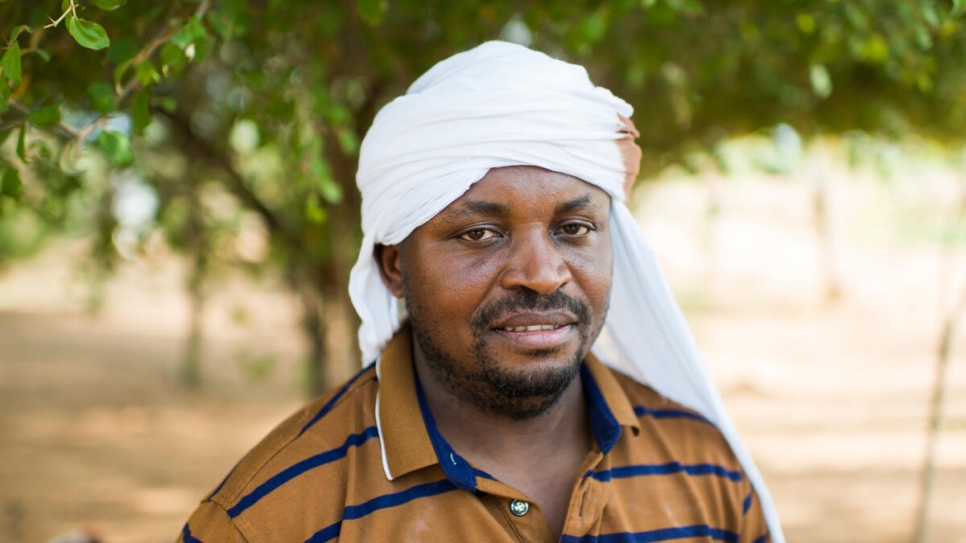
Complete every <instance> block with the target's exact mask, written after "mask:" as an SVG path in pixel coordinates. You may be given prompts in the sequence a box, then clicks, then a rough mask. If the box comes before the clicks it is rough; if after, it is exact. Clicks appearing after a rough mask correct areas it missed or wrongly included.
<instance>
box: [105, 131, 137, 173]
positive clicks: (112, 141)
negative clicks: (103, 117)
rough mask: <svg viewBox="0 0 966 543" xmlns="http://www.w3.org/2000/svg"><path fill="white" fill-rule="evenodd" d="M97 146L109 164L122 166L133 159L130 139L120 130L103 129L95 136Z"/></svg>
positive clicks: (117, 166)
mask: <svg viewBox="0 0 966 543" xmlns="http://www.w3.org/2000/svg"><path fill="white" fill-rule="evenodd" d="M97 147H98V148H99V149H100V150H101V153H104V156H105V157H106V158H107V161H108V162H110V163H111V166H114V167H116V168H122V167H124V166H127V165H129V164H130V163H131V162H133V161H134V155H133V154H132V153H131V140H129V139H128V137H127V136H126V135H124V134H122V133H120V132H116V131H114V130H104V131H103V132H101V134H100V135H99V136H97Z"/></svg>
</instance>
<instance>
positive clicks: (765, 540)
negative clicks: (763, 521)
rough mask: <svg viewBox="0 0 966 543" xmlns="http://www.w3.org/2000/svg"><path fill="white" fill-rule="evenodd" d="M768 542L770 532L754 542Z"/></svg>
mask: <svg viewBox="0 0 966 543" xmlns="http://www.w3.org/2000/svg"><path fill="white" fill-rule="evenodd" d="M767 542H768V532H765V533H764V534H763V535H761V536H760V537H758V538H757V539H755V540H754V541H753V542H752V543H767Z"/></svg>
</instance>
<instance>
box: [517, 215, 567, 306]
mask: <svg viewBox="0 0 966 543" xmlns="http://www.w3.org/2000/svg"><path fill="white" fill-rule="evenodd" d="M535 230H536V229H535ZM510 251H511V252H510V256H509V261H508V262H507V266H506V267H505V268H504V270H503V274H502V276H501V278H500V279H501V284H502V286H503V288H506V289H518V288H527V289H530V290H532V291H534V292H536V293H537V294H540V295H544V296H545V295H548V294H551V293H553V292H554V291H556V290H557V289H559V288H560V287H562V286H564V285H566V284H567V283H568V282H570V280H571V275H570V267H569V266H567V262H566V260H564V258H563V255H562V254H561V253H560V247H558V246H557V243H556V242H555V241H554V240H553V238H552V237H551V235H550V234H549V233H547V232H542V231H531V232H527V233H525V234H519V235H517V237H516V238H515V239H514V240H513V243H512V246H511V249H510Z"/></svg>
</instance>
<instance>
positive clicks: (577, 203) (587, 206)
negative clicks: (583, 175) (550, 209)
mask: <svg viewBox="0 0 966 543" xmlns="http://www.w3.org/2000/svg"><path fill="white" fill-rule="evenodd" d="M595 209H597V206H596V205H594V203H593V202H592V201H591V199H590V195H589V194H585V195H584V196H581V197H580V198H574V199H573V200H570V201H568V202H564V203H562V204H560V205H559V206H557V213H567V212H570V211H583V210H595Z"/></svg>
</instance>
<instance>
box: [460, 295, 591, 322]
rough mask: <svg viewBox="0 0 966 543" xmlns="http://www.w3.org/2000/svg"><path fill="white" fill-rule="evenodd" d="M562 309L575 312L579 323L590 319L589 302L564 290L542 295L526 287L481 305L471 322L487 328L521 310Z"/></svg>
mask: <svg viewBox="0 0 966 543" xmlns="http://www.w3.org/2000/svg"><path fill="white" fill-rule="evenodd" d="M560 310H565V311H568V312H569V313H571V314H573V315H574V316H575V317H576V318H577V322H578V323H586V322H589V320H590V308H589V307H588V306H587V304H585V303H583V302H581V301H580V300H578V299H577V298H574V297H573V296H571V295H569V294H567V293H565V292H563V291H560V290H555V291H553V292H552V293H550V294H547V295H541V294H537V293H536V292H534V291H532V290H526V289H524V290H517V291H514V292H513V293H512V294H510V295H508V296H506V297H505V298H501V299H499V300H496V301H493V302H490V303H488V304H485V305H483V306H480V308H479V309H478V310H477V311H476V314H475V315H473V318H472V320H471V322H470V324H471V325H472V326H473V327H474V328H476V329H487V328H491V327H492V325H493V324H494V323H495V322H496V321H498V320H499V319H501V318H503V317H504V316H506V315H510V314H513V313H517V312H520V311H538V312H541V313H544V312H551V311H560Z"/></svg>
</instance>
